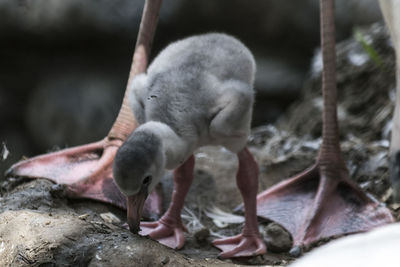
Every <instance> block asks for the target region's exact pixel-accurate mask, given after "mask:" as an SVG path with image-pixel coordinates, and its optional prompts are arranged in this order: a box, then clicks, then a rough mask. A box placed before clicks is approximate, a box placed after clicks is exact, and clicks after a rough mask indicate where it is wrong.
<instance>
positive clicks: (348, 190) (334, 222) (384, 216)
mask: <svg viewBox="0 0 400 267" xmlns="http://www.w3.org/2000/svg"><path fill="white" fill-rule="evenodd" d="M320 3H321V41H322V42H321V46H322V55H323V66H324V68H323V73H322V77H323V82H322V93H323V98H324V112H323V129H322V145H321V148H320V152H319V155H318V158H317V162H316V164H315V165H314V166H312V167H311V168H309V169H308V170H306V171H304V172H303V173H301V174H299V175H297V176H295V177H293V178H291V179H288V180H286V181H283V182H281V183H280V184H278V185H276V186H274V187H273V188H271V189H269V190H267V191H265V192H263V193H261V194H260V195H259V196H258V197H257V214H258V216H260V217H264V218H267V219H270V220H273V221H276V222H278V223H280V224H281V225H283V226H284V227H285V228H286V229H287V230H288V231H289V232H290V233H291V234H292V236H293V239H294V246H298V247H301V246H309V245H310V244H311V243H313V242H315V241H318V240H320V239H322V238H329V237H335V236H340V235H344V234H349V233H355V232H362V231H368V230H370V229H372V228H374V227H377V226H380V225H383V224H387V223H391V222H393V217H392V215H391V213H390V211H389V210H388V209H387V208H385V207H382V206H380V204H379V203H378V202H376V201H374V200H372V199H371V198H369V197H368V196H367V195H365V193H364V192H363V191H362V190H361V189H360V188H359V187H358V185H357V184H355V183H354V182H352V181H351V180H350V178H349V174H348V171H347V168H346V164H345V162H344V160H343V157H342V153H341V150H340V143H339V128H338V122H337V114H336V106H337V100H336V99H337V96H336V53H335V25H334V0H320Z"/></svg>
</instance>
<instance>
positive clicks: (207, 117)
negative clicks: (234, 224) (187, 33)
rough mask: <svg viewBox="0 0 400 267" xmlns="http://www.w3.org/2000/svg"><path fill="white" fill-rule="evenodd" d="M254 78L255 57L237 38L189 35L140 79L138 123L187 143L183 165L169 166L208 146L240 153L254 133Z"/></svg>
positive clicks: (134, 98)
mask: <svg viewBox="0 0 400 267" xmlns="http://www.w3.org/2000/svg"><path fill="white" fill-rule="evenodd" d="M254 74H255V62H254V59H253V56H252V54H251V52H250V51H249V50H248V49H247V48H246V47H245V46H244V45H243V44H242V43H241V42H240V41H238V40H237V39H235V38H233V37H231V36H228V35H225V34H217V33H213V34H205V35H199V36H193V37H189V38H186V39H183V40H181V41H178V42H175V43H172V44H170V45H169V46H167V47H166V48H165V49H164V50H163V51H162V52H161V53H160V54H159V55H158V56H157V57H156V58H155V59H154V61H153V63H152V64H151V65H150V66H149V68H148V71H147V74H142V75H139V76H137V78H135V80H134V82H133V85H132V86H133V90H132V95H131V98H130V99H131V104H132V108H133V111H134V114H135V116H136V119H137V121H138V122H139V124H145V123H148V122H160V123H163V124H165V125H168V126H169V127H170V128H171V129H172V130H173V131H174V132H175V133H176V134H177V135H178V136H179V138H181V139H182V141H183V142H184V144H183V146H185V148H184V149H182V150H183V151H182V152H181V153H180V154H181V155H182V154H183V155H182V158H181V159H180V160H178V162H171V160H169V159H168V157H167V162H168V160H169V164H167V166H169V167H170V168H175V167H177V165H179V163H181V162H182V160H184V159H186V158H187V157H188V156H190V155H191V154H192V153H193V151H194V150H195V149H196V148H198V147H199V146H203V145H223V146H225V147H226V148H228V149H229V150H231V151H233V152H238V151H239V150H241V149H242V148H243V147H244V146H245V144H246V139H247V136H248V134H249V131H250V122H251V113H252V105H253V98H254V91H253V81H254ZM143 126H144V127H139V128H138V130H139V131H140V130H146V128H148V127H146V126H145V125H143ZM153 128H154V127H153ZM160 132H162V130H160ZM166 139H168V138H166Z"/></svg>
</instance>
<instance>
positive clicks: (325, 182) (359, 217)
mask: <svg viewBox="0 0 400 267" xmlns="http://www.w3.org/2000/svg"><path fill="white" fill-rule="evenodd" d="M257 214H258V216H260V217H263V218H266V219H269V220H273V221H275V222H277V223H279V224H281V225H282V226H284V227H285V228H286V229H287V230H288V231H289V232H290V233H291V234H292V236H293V242H294V244H293V245H294V246H295V247H300V248H301V247H303V246H304V247H308V246H309V245H310V244H312V243H314V242H316V241H318V240H320V239H325V238H331V237H338V236H341V235H345V234H351V233H356V232H363V231H368V230H370V229H372V228H374V227H377V226H381V225H384V224H387V223H390V222H393V217H392V215H391V213H390V211H389V210H388V209H387V208H385V207H383V206H382V205H380V204H379V203H378V202H376V201H375V200H373V199H372V198H370V197H368V196H367V195H366V194H365V193H364V192H363V191H362V190H361V189H360V188H359V187H358V186H357V185H356V184H355V183H354V182H352V181H351V180H350V178H349V177H348V173H347V171H346V170H345V169H344V168H341V167H340V166H335V167H334V168H332V169H329V170H327V169H326V168H321V166H320V164H319V163H317V164H316V165H314V166H313V167H311V168H309V169H308V170H306V171H304V172H303V173H301V174H299V175H297V176H295V177H293V178H291V179H288V180H286V181H283V182H281V183H280V184H278V185H275V186H274V187H272V188H270V189H269V190H267V191H264V192H262V193H261V194H260V195H258V198H257Z"/></svg>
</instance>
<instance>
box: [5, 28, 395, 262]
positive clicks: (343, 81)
mask: <svg viewBox="0 0 400 267" xmlns="http://www.w3.org/2000/svg"><path fill="white" fill-rule="evenodd" d="M356 37H357V38H351V39H349V40H346V41H344V42H341V43H340V44H339V45H338V47H337V51H338V77H337V79H338V95H339V101H340V105H339V119H340V127H341V139H342V149H343V152H344V155H345V159H346V162H347V166H348V168H349V171H350V174H351V177H352V178H353V179H354V180H355V181H357V182H358V183H359V184H360V186H361V187H362V188H363V189H364V190H366V191H367V192H368V193H370V194H371V195H372V196H373V197H375V198H376V199H378V200H380V201H382V202H384V203H385V204H386V205H388V207H389V208H390V209H391V210H392V211H393V214H394V215H395V217H396V219H398V218H399V214H400V213H399V210H398V209H399V205H397V204H396V203H393V202H392V198H391V189H390V187H389V181H388V163H387V151H388V145H389V143H388V141H387V140H388V136H389V133H390V123H391V113H392V110H393V95H394V91H393V90H394V79H395V78H394V62H393V60H394V57H393V48H392V46H391V43H390V41H389V39H388V35H387V32H386V30H385V28H384V27H383V26H382V25H381V24H375V25H373V26H372V27H370V28H368V29H366V30H360V31H358V32H357V33H356ZM371 51H372V52H371ZM320 70H321V63H320V55H319V53H318V52H316V55H315V57H314V60H313V66H312V70H311V72H310V78H309V79H308V82H307V83H306V84H305V87H304V90H303V95H302V98H301V99H300V100H299V101H297V102H296V103H295V104H294V105H293V106H292V107H291V109H290V110H289V112H287V114H286V115H285V116H284V118H282V119H281V120H280V121H279V122H278V123H277V124H275V125H267V126H261V127H258V128H255V129H253V133H252V135H251V137H250V139H249V147H250V150H251V151H252V152H253V153H254V155H255V156H256V158H257V160H258V163H259V166H260V170H261V175H260V191H262V190H265V189H266V188H268V187H270V186H271V185H273V184H275V183H277V182H279V181H281V180H283V179H284V178H286V177H290V176H291V175H294V174H296V173H297V172H298V171H301V170H303V169H305V168H306V167H308V166H310V165H311V164H312V162H313V161H314V159H315V156H316V154H317V152H318V147H319V144H320V138H319V136H320V129H321V118H320V114H321V107H322V98H321V95H320ZM10 149H11V148H10ZM236 164H237V163H236V158H235V156H234V155H232V154H231V153H229V152H228V151H226V150H225V149H223V148H219V147H207V148H202V149H200V150H199V151H198V152H197V153H196V173H195V182H194V185H193V186H192V189H191V191H190V193H189V195H188V198H187V200H186V203H185V208H184V212H183V220H184V223H185V224H186V226H187V228H188V233H187V243H186V245H185V247H184V248H183V249H182V250H180V251H173V250H171V249H168V248H165V247H163V246H161V245H159V244H158V243H156V242H153V241H151V240H149V239H147V238H144V237H138V236H136V235H133V234H131V233H130V232H129V231H128V230H126V229H125V228H124V227H122V225H123V224H124V222H125V221H124V220H125V219H124V218H125V214H124V211H122V210H119V209H117V208H114V207H111V206H109V205H105V204H102V203H97V202H93V201H87V200H71V199H66V198H65V197H64V196H63V191H62V187H59V186H55V185H54V184H52V183H51V182H49V181H47V180H43V179H37V180H25V179H21V178H17V177H11V178H9V179H8V180H7V181H5V182H4V183H3V184H2V186H1V191H0V194H1V195H0V196H1V197H0V265H1V266H133V265H134V266H164V265H165V266H215V265H221V266H224V265H226V266H230V265H234V264H252V265H267V266H286V265H287V264H288V263H290V262H291V261H293V260H294V258H293V257H292V256H290V254H289V253H288V252H287V251H288V250H289V249H290V245H291V238H290V236H289V235H288V234H287V233H286V232H285V231H284V230H283V229H282V228H280V227H279V226H278V225H276V224H274V223H268V222H260V223H261V224H260V229H261V232H262V233H263V235H264V238H265V241H266V242H267V245H268V248H269V250H270V252H269V253H267V254H266V255H264V256H259V257H255V258H251V259H240V260H235V261H232V260H226V261H221V260H218V259H217V255H218V250H217V249H215V248H213V247H212V246H211V245H210V242H211V241H212V240H213V239H214V238H217V237H220V236H228V235H233V234H235V233H237V232H239V231H240V229H241V227H242V224H243V217H241V215H240V214H239V215H233V214H231V213H232V211H233V210H234V209H235V207H236V206H237V205H239V204H240V203H241V197H240V193H239V191H238V190H237V188H236V185H235V182H234V181H235V179H234V175H235V172H236V168H237V167H236ZM170 176H171V174H167V175H166V177H165V179H164V180H163V188H164V194H165V198H166V201H165V203H166V205H167V203H168V200H169V196H170V193H171V190H172V183H171V179H170V178H171V177H170Z"/></svg>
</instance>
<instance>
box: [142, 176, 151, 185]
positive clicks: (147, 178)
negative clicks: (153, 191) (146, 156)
mask: <svg viewBox="0 0 400 267" xmlns="http://www.w3.org/2000/svg"><path fill="white" fill-rule="evenodd" d="M150 182H151V176H146V177H145V178H144V179H143V184H144V185H149V184H150Z"/></svg>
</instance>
